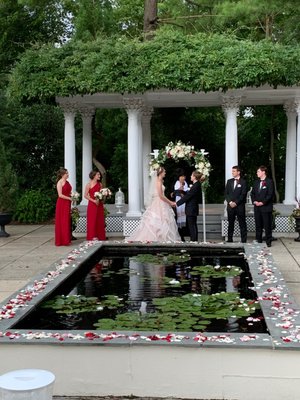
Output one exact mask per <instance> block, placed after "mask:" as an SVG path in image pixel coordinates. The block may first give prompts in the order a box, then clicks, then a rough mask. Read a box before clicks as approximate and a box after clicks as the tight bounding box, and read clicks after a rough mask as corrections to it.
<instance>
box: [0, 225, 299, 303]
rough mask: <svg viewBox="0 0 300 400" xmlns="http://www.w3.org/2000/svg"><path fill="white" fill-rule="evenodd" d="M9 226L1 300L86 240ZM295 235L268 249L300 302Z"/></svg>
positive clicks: (0, 262) (1, 251)
mask: <svg viewBox="0 0 300 400" xmlns="http://www.w3.org/2000/svg"><path fill="white" fill-rule="evenodd" d="M6 230H7V232H8V233H9V234H10V236H9V237H8V238H0V302H2V301H4V300H5V299H6V298H7V297H8V296H10V295H11V294H12V293H14V292H15V291H17V290H18V289H20V288H22V287H23V286H24V285H26V284H27V283H28V282H29V281H30V280H31V279H32V278H33V277H34V276H35V275H37V274H38V273H40V272H44V271H45V272H46V271H47V270H48V267H49V265H50V264H52V263H53V262H55V261H57V260H59V259H60V258H63V257H64V256H65V255H66V254H68V253H69V252H70V251H71V250H72V249H73V248H76V247H78V245H79V244H80V243H82V242H83V241H84V240H85V235H84V234H76V237H77V240H75V241H73V242H72V245H71V246H68V247H64V246H62V247H56V246H55V245H54V226H53V225H8V226H7V227H6ZM294 237H297V234H296V233H295V234H293V237H286V238H278V240H276V241H274V242H273V243H272V247H271V248H270V249H269V250H271V252H272V255H273V258H274V260H275V262H276V263H277V265H278V267H279V268H280V270H281V272H282V273H283V276H284V278H285V280H286V282H287V285H288V287H289V289H290V291H291V293H292V294H293V296H294V298H295V300H296V301H297V303H298V304H299V305H300V242H295V241H294ZM211 241H213V240H211ZM215 242H220V241H219V240H216V241H215Z"/></svg>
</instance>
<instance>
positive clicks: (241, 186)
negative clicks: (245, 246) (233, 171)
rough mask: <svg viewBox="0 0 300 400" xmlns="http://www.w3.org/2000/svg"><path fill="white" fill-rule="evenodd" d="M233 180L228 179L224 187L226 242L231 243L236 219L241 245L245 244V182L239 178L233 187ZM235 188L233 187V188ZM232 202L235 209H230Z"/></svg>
mask: <svg viewBox="0 0 300 400" xmlns="http://www.w3.org/2000/svg"><path fill="white" fill-rule="evenodd" d="M234 183H235V179H234V178H232V179H228V181H227V183H226V187H225V199H226V201H227V216H228V241H229V242H232V237H233V231H234V221H235V218H236V217H237V219H238V222H239V226H240V232H241V240H242V242H243V243H246V242H247V224H246V207H245V204H246V198H247V182H246V181H245V179H243V178H240V179H238V180H236V185H234ZM234 186H235V187H234ZM231 201H233V202H235V203H236V207H233V208H232V207H230V205H229V203H230V202H231Z"/></svg>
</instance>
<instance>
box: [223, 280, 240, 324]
mask: <svg viewBox="0 0 300 400" xmlns="http://www.w3.org/2000/svg"><path fill="white" fill-rule="evenodd" d="M240 282H241V277H240V276H233V277H227V278H226V292H238V291H239V285H240ZM237 321H238V318H236V317H230V318H228V324H227V326H228V332H238V330H239V323H238V322H237Z"/></svg>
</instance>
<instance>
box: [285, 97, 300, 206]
mask: <svg viewBox="0 0 300 400" xmlns="http://www.w3.org/2000/svg"><path fill="white" fill-rule="evenodd" d="M283 107H284V109H285V112H286V116H287V134H286V154H285V196H284V200H283V203H284V204H295V197H296V142H297V140H296V130H297V112H296V107H295V103H294V102H293V101H292V102H287V103H285V104H284V106H283Z"/></svg>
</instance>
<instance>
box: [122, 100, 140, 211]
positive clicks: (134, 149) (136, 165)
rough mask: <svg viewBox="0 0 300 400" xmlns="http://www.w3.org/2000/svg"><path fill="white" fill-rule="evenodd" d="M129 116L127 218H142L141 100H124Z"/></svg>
mask: <svg viewBox="0 0 300 400" xmlns="http://www.w3.org/2000/svg"><path fill="white" fill-rule="evenodd" d="M124 105H125V107H126V111H127V114H128V212H127V214H126V215H127V217H140V216H141V215H142V213H141V197H140V193H141V191H142V188H141V179H140V174H141V170H140V153H139V152H140V144H141V140H140V138H139V135H140V133H141V131H142V129H141V112H142V107H143V102H142V100H141V99H134V98H127V99H124Z"/></svg>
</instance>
